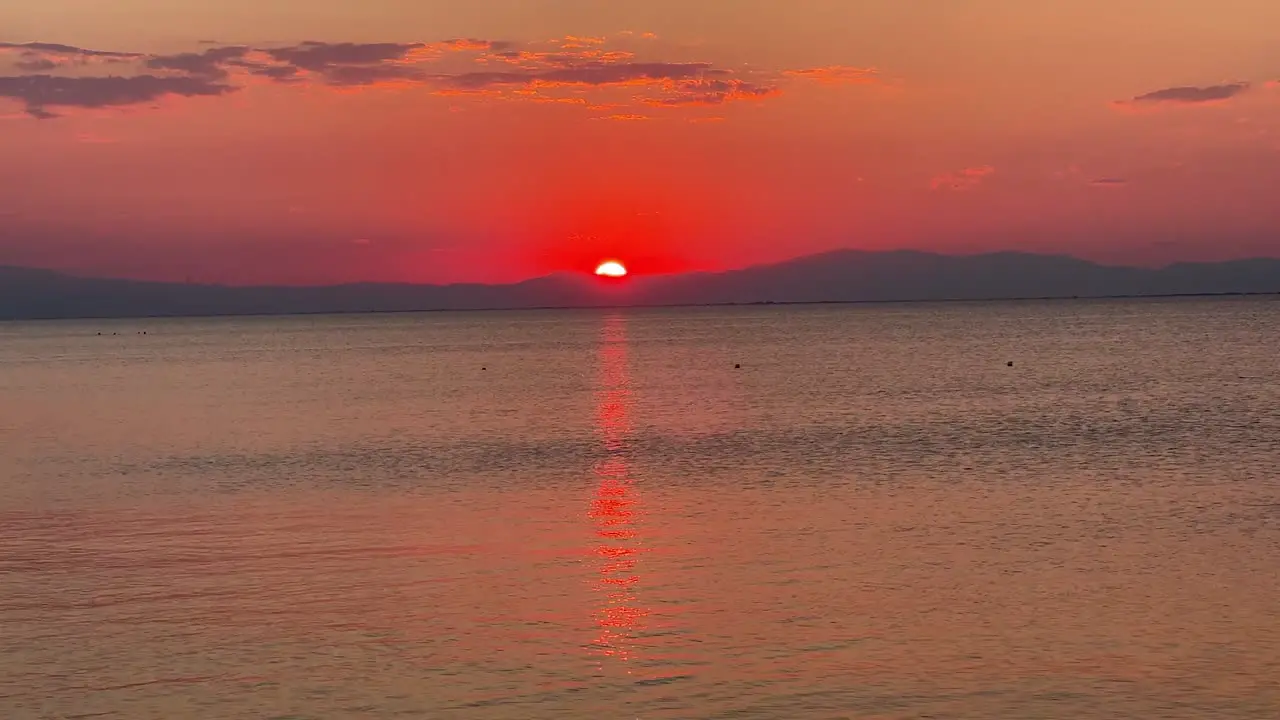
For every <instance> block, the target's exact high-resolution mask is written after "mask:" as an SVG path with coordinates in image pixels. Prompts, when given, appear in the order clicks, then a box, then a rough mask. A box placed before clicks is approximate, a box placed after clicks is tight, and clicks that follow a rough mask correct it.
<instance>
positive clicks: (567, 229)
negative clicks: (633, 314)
mask: <svg viewBox="0 0 1280 720" xmlns="http://www.w3.org/2000/svg"><path fill="white" fill-rule="evenodd" d="M1276 188H1280V3H1277V2H1275V0H1037V2H1025V1H1023V0H936V1H930V2H925V1H923V0H918V1H906V0H699V1H698V2H690V1H689V0H643V1H641V0H610V2H599V1H597V0H217V1H215V0H187V1H186V2H181V3H178V2H173V1H172V0H111V2H106V1H104V0H11V1H10V2H5V3H0V265H18V266H28V267H46V268H53V269H58V270H64V271H69V272H74V273H78V274H83V275H95V276H114V277H130V278H146V279H164V280H192V281H198V282H220V283H231V284H259V283H280V284H328V283H338V282H350V281H369V280H377V281H407V282H432V283H445V282H510V281H516V280H520V279H523V278H528V277H533V276H538V275H544V274H548V273H552V272H560V271H590V270H591V269H592V268H593V267H594V266H595V264H596V263H598V262H599V261H601V260H603V259H606V258H618V259H620V260H622V261H623V262H624V263H626V264H627V265H628V267H629V268H630V269H631V271H632V272H633V273H666V272H682V271H688V270H722V269H731V268H737V267H743V266H747V265H752V264H758V263H766V262H774V261H778V260H783V259H786V258H791V257H796V256H800V255H806V254H811V253H816V252H822V251H826V250H832V249H837V248H856V249H864V250H885V249H896V248H912V249H921V250H931V251H937V252H945V253H972V252H985V251H995V250H1019V251H1027V252H1045V253H1063V254H1071V255H1075V256H1078V257H1084V258H1088V259H1092V260H1097V261H1102V262H1109V263H1124V264H1141V265H1162V264H1166V263H1170V262H1176V261H1187V260H1221V259H1228V258H1236V257H1250V256H1260V255H1266V256H1276V255H1280V203H1277V202H1276V200H1277V199H1280V191H1277V190H1276Z"/></svg>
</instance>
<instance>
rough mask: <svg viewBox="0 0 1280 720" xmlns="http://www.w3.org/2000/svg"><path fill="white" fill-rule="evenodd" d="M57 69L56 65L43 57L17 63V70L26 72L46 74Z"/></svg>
mask: <svg viewBox="0 0 1280 720" xmlns="http://www.w3.org/2000/svg"><path fill="white" fill-rule="evenodd" d="M57 67H58V63H56V62H54V61H52V60H50V59H49V58H43V57H33V58H29V59H25V60H19V61H18V69H19V70H24V71H26V72H46V71H48V70H53V69H55V68H57Z"/></svg>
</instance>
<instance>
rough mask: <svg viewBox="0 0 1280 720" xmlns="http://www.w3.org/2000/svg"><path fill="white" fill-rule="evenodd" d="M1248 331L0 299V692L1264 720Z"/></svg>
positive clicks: (65, 700)
mask: <svg viewBox="0 0 1280 720" xmlns="http://www.w3.org/2000/svg"><path fill="white" fill-rule="evenodd" d="M144 332H145V333H146V334H145V335H144V334H141V333H144ZM99 333H101V334H99ZM1277 338H1280V303H1278V302H1276V301H1274V300H1260V299H1232V300H1164V301H1106V302H1101V301H1098V302H1083V301H1081V302H1047V303H956V304H939V305H896V306H894V305H890V306H863V307H769V308H751V309H747V308H741V309H700V310H692V309H686V310H661V311H659V310H648V311H627V312H586V311H583V312H555V313H553V312H545V313H544V312H521V313H505V314H504V313H459V314H424V315H387V316H342V317H296V318H242V319H193V320H139V321H111V322H102V321H97V322H50V323H12V324H0V716H3V717H5V718H14V719H21V718H64V717H89V716H92V717H119V718H130V719H134V718H137V719H147V718H177V717H193V718H241V717H243V718H347V717H361V718H365V717H423V718H478V719H481V720H487V719H494V720H496V719H500V718H501V719H507V718H510V719H512V720H515V719H525V718H655V719H657V718H796V717H805V718H859V719H869V718H875V719H877V720H887V719H890V718H894V719H897V718H1118V717H1135V718H1250V719H1253V718H1273V717H1280V688H1278V687H1277V681H1276V680H1275V678H1277V677H1280V617H1277V610H1276V608H1277V607H1278V606H1277V598H1278V597H1280V564H1277V562H1276V558H1277V557H1278V556H1280V478H1278V477H1277V475H1278V469H1280V353H1277V352H1276V351H1275V348H1276V344H1277ZM1009 361H1013V362H1014V366H1013V367H1009V366H1008V365H1007V363H1008V362H1009ZM735 365H740V366H741V367H735Z"/></svg>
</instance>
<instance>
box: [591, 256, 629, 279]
mask: <svg viewBox="0 0 1280 720" xmlns="http://www.w3.org/2000/svg"><path fill="white" fill-rule="evenodd" d="M596 275H599V276H600V277H609V278H620V277H626V276H627V268H626V266H625V265H623V264H622V263H620V262H618V261H617V260H606V261H604V262H602V263H600V264H599V265H598V266H596Z"/></svg>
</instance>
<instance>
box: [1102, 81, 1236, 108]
mask: <svg viewBox="0 0 1280 720" xmlns="http://www.w3.org/2000/svg"><path fill="white" fill-rule="evenodd" d="M1252 87H1253V85H1252V83H1247V82H1235V83H1227V84H1224V85H1208V86H1205V87H1193V86H1181V87H1171V88H1165V89H1163V90H1155V91H1153V92H1149V93H1145V94H1142V95H1138V96H1136V97H1134V98H1132V99H1130V100H1120V101H1117V102H1116V104H1117V105H1121V106H1142V105H1161V104H1172V105H1201V104H1205V103H1216V102H1224V101H1227V100H1230V99H1232V98H1234V97H1236V96H1238V95H1241V94H1243V93H1245V92H1248V90H1249V89H1250V88H1252Z"/></svg>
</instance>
